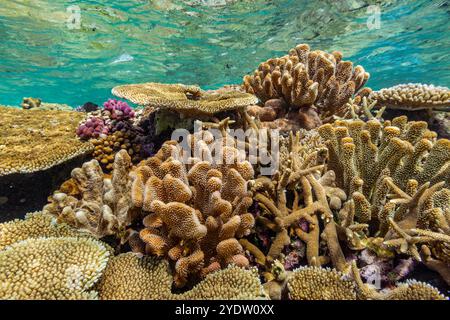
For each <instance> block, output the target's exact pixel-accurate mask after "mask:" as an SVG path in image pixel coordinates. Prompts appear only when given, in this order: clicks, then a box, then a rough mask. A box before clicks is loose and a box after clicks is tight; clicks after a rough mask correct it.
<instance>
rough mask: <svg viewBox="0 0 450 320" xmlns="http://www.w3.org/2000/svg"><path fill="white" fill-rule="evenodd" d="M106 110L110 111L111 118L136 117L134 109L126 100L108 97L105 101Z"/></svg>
mask: <svg viewBox="0 0 450 320" xmlns="http://www.w3.org/2000/svg"><path fill="white" fill-rule="evenodd" d="M103 107H104V110H105V111H108V112H109V113H110V118H111V119H117V120H125V119H130V118H134V111H133V109H132V108H131V107H130V106H129V105H128V103H126V102H125V101H120V100H116V99H108V101H106V102H105V103H103Z"/></svg>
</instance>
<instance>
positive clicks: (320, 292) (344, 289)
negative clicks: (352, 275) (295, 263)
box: [287, 267, 357, 300]
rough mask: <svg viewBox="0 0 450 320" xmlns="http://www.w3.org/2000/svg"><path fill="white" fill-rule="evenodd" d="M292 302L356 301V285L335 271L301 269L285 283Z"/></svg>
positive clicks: (315, 268)
mask: <svg viewBox="0 0 450 320" xmlns="http://www.w3.org/2000/svg"><path fill="white" fill-rule="evenodd" d="M287 287H288V290H289V298H290V299H292V300H356V299H357V293H356V285H355V283H354V282H353V281H352V280H351V279H346V278H345V275H344V274H343V273H341V272H339V271H336V270H335V269H329V268H320V267H301V268H298V269H296V270H294V272H293V273H292V275H291V276H290V277H289V280H288V282H287Z"/></svg>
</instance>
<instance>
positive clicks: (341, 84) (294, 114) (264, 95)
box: [243, 44, 370, 129]
mask: <svg viewBox="0 0 450 320" xmlns="http://www.w3.org/2000/svg"><path fill="white" fill-rule="evenodd" d="M368 79H369V74H368V73H367V72H365V70H364V68H363V67H361V66H356V67H353V64H352V63H351V62H350V61H344V60H342V53H340V52H337V51H335V52H333V53H331V54H329V53H327V52H324V51H321V50H314V51H311V50H310V48H309V46H308V45H307V44H300V45H298V46H296V47H295V48H293V49H291V50H290V51H289V53H288V55H285V56H283V57H281V58H273V59H269V60H267V61H266V62H263V63H261V64H260V65H259V67H258V69H257V70H255V72H254V74H253V75H247V76H245V77H244V84H243V85H244V88H245V90H246V91H247V92H249V93H253V94H255V95H256V96H257V97H258V98H259V99H260V100H261V101H262V102H264V103H266V108H271V107H272V105H273V99H281V100H282V101H283V102H284V105H282V106H281V108H275V109H274V111H275V114H276V118H283V117H284V118H287V119H289V120H291V121H294V122H296V123H298V125H299V126H300V127H302V128H307V129H312V128H314V127H317V126H318V125H320V124H321V121H322V120H324V119H327V118H329V117H331V116H333V115H341V114H343V113H345V112H346V103H347V102H348V101H349V99H350V98H352V97H353V96H354V95H355V94H358V95H359V96H367V95H368V94H369V93H370V89H363V90H361V88H362V87H363V86H364V84H365V83H366V82H367V80H368ZM359 99H360V98H359ZM270 120H275V119H270Z"/></svg>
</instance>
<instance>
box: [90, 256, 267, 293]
mask: <svg viewBox="0 0 450 320" xmlns="http://www.w3.org/2000/svg"><path fill="white" fill-rule="evenodd" d="M172 282H173V279H172V275H171V273H170V269H169V265H168V263H167V261H165V260H161V259H158V258H155V257H149V256H144V257H139V256H138V255H136V254H133V253H125V254H120V255H118V256H117V257H114V258H112V259H111V260H110V262H109V263H108V266H107V268H106V270H105V272H104V274H103V277H102V279H101V281H100V283H99V285H98V290H99V295H100V299H103V300H122V299H124V300H130V299H132V300H155V299H170V300H172V299H173V300H186V299H256V298H261V297H263V296H264V293H263V290H262V286H261V283H260V282H259V279H258V277H257V276H256V275H255V274H254V273H253V272H252V271H250V270H244V269H242V268H239V267H236V266H231V267H228V268H226V269H224V270H221V271H217V272H214V273H212V274H209V275H208V276H206V278H205V279H204V280H203V281H201V282H200V283H199V284H197V285H196V286H195V287H194V288H193V289H191V290H189V291H187V292H185V293H182V294H174V293H172V292H171V286H172Z"/></svg>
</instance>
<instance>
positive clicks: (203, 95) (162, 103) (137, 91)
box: [112, 82, 257, 116]
mask: <svg viewBox="0 0 450 320" xmlns="http://www.w3.org/2000/svg"><path fill="white" fill-rule="evenodd" d="M112 94H114V95H115V96H118V97H120V98H125V99H128V100H130V101H131V102H133V103H136V104H140V105H145V106H151V107H158V108H161V109H168V110H173V111H176V112H178V113H182V114H187V115H190V116H193V115H202V114H206V115H212V114H215V113H218V112H223V111H229V110H236V109H239V108H243V107H245V106H248V105H251V104H254V103H256V102H257V98H256V97H254V96H253V95H250V94H247V93H243V92H239V91H236V90H227V91H224V92H221V93H216V92H214V93H208V92H205V91H202V90H201V89H200V88H199V87H196V86H185V85H181V84H163V83H154V82H148V83H142V84H129V85H122V86H117V87H115V88H113V89H112Z"/></svg>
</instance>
